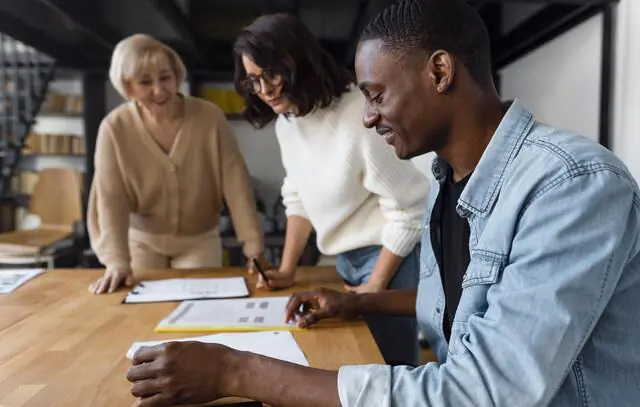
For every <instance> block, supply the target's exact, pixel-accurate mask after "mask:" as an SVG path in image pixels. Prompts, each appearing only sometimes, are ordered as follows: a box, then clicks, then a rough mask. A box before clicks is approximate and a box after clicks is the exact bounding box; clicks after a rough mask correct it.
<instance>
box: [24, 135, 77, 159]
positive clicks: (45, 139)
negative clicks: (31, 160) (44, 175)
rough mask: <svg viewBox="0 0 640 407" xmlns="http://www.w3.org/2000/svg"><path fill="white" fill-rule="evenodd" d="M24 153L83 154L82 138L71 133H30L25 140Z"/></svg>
mask: <svg viewBox="0 0 640 407" xmlns="http://www.w3.org/2000/svg"><path fill="white" fill-rule="evenodd" d="M22 153H23V154H25V155H35V154H51V155H84V154H85V153H86V149H85V145H84V138H83V137H81V136H76V135H73V134H41V133H31V134H30V135H29V136H28V137H27V139H26V140H25V148H24V150H23V152H22Z"/></svg>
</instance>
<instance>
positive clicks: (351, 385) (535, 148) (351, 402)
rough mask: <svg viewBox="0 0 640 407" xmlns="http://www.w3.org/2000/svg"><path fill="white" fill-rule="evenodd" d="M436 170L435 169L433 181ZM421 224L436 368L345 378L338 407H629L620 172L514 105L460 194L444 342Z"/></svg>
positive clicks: (636, 298) (437, 283)
mask: <svg viewBox="0 0 640 407" xmlns="http://www.w3.org/2000/svg"><path fill="white" fill-rule="evenodd" d="M447 171H448V169H447V168H446V163H445V162H444V161H442V160H441V159H438V158H436V159H435V161H434V164H433V173H434V175H435V177H436V180H438V181H442V180H443V179H444V176H445V174H446V173H447ZM438 190H439V182H436V183H435V185H434V187H433V188H432V189H431V191H432V192H431V194H430V197H429V199H428V206H427V211H426V214H425V217H426V219H425V220H424V225H425V226H424V233H423V236H422V242H423V244H422V253H421V268H420V284H419V287H418V299H417V303H416V313H417V317H418V321H419V322H420V324H421V328H422V329H423V331H424V333H425V335H426V337H427V339H428V341H429V342H430V344H431V346H432V348H433V349H434V350H435V352H436V354H437V357H438V362H437V363H435V362H433V363H428V364H427V365H424V366H420V367H418V368H409V367H402V366H400V367H391V366H381V365H365V366H344V367H342V368H341V369H340V371H339V375H338V388H339V396H340V401H341V403H342V405H343V406H344V407H347V406H348V407H361V406H362V407H365V406H366V407H372V406H402V407H413V406H415V407H417V406H421V407H426V406H438V407H444V406H455V407H485V406H486V407H489V406H498V407H533V406H551V407H576V406H583V407H587V406H590V407H602V406H615V407H638V406H640V309H639V304H640V254H639V251H640V208H639V207H640V200H639V199H640V198H639V190H638V186H637V184H636V182H635V181H634V180H633V177H632V176H631V175H630V174H629V172H628V170H627V169H626V167H625V166H624V165H623V164H622V162H620V160H619V159H618V158H616V157H615V156H614V155H613V154H612V153H611V152H609V151H608V150H606V149H605V148H604V147H601V146H600V145H598V144H597V143H595V142H592V141H590V140H588V139H586V138H584V137H581V136H578V135H575V134H572V133H569V132H565V131H560V130H557V129H554V128H552V127H549V126H546V125H543V124H540V123H538V122H536V121H535V120H534V118H533V116H532V115H531V113H529V112H528V111H526V110H525V109H524V108H523V107H522V106H521V105H520V104H519V103H518V101H514V102H513V103H512V105H511V107H510V108H509V110H508V111H507V113H506V115H505V116H504V118H503V120H502V122H501V123H500V125H499V127H498V129H497V131H496V133H495V134H494V136H493V138H492V140H491V142H490V144H489V146H488V147H487V149H486V150H485V152H484V154H483V155H482V158H481V160H480V162H479V163H478V166H477V167H476V168H475V170H474V172H473V175H472V176H471V178H470V179H469V182H468V184H467V186H466V188H465V190H464V191H463V193H462V195H461V197H460V199H459V201H458V206H457V211H458V213H459V214H460V215H461V216H463V217H466V218H467V219H468V221H469V225H470V229H471V236H470V241H469V251H470V254H471V261H470V263H469V266H468V268H467V272H466V274H465V276H464V278H463V283H462V288H463V291H462V298H461V300H460V304H459V307H458V310H457V312H456V314H455V317H454V322H453V327H452V334H451V340H450V343H446V341H445V339H444V334H443V329H442V324H443V316H444V315H443V314H444V308H445V301H444V292H443V287H442V281H441V278H440V273H439V270H438V266H437V264H436V259H435V256H434V253H433V250H432V248H431V244H430V233H435V232H436V231H435V230H429V227H428V225H429V218H430V214H431V211H432V208H433V204H434V201H435V198H436V196H437V194H438Z"/></svg>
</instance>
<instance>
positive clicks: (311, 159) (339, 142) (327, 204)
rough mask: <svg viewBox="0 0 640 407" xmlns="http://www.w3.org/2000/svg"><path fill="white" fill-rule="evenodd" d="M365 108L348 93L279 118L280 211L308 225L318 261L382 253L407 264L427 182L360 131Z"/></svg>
mask: <svg viewBox="0 0 640 407" xmlns="http://www.w3.org/2000/svg"><path fill="white" fill-rule="evenodd" d="M364 104H365V99H364V96H363V95H362V94H361V93H360V92H359V91H358V90H356V89H352V91H350V92H348V93H345V94H343V96H342V97H341V98H340V99H339V100H337V101H336V102H334V103H333V104H332V105H331V106H329V107H328V108H325V109H322V110H318V111H316V112H314V113H311V114H309V115H307V116H304V117H288V118H287V117H284V116H282V115H281V116H280V117H279V118H278V120H277V122H276V134H277V136H278V142H279V143H280V151H281V154H282V161H283V164H284V168H285V170H286V177H285V180H284V184H283V186H282V197H283V203H284V205H285V208H286V213H287V216H292V215H297V216H302V217H305V218H307V219H309V220H310V221H311V224H312V225H313V227H314V229H315V231H316V234H317V241H318V248H319V250H320V251H321V252H322V253H324V254H327V255H336V254H339V253H343V252H346V251H349V250H352V249H357V248H361V247H365V246H369V245H383V246H384V247H386V248H387V249H389V250H390V251H391V252H392V253H394V254H396V255H399V256H406V255H407V254H409V253H410V252H411V250H412V249H413V248H414V246H415V245H416V243H417V242H418V240H419V239H420V228H421V223H422V216H423V214H424V210H425V205H426V197H427V193H428V191H429V182H428V180H427V178H426V177H425V176H424V175H423V174H422V173H421V172H419V171H418V170H417V169H416V167H415V166H414V165H413V164H412V163H411V162H410V161H401V160H400V159H398V157H397V156H396V154H395V151H394V149H393V147H391V146H389V145H387V144H386V142H385V141H384V139H383V138H382V137H380V136H379V135H378V134H377V133H376V132H375V130H368V129H366V128H365V127H364V126H363V124H362V116H363V112H364Z"/></svg>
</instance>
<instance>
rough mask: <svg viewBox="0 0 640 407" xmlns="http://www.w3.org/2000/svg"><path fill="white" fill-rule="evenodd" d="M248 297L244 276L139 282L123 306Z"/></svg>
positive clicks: (123, 300) (125, 297) (128, 294)
mask: <svg viewBox="0 0 640 407" xmlns="http://www.w3.org/2000/svg"><path fill="white" fill-rule="evenodd" d="M249 294H250V293H249V288H248V287H247V282H246V280H245V278H244V277H224V278H173V279H165V280H152V281H142V282H140V283H138V284H137V285H136V286H135V287H133V288H132V289H131V291H129V293H127V294H126V295H125V296H124V298H123V299H122V304H145V303H158V302H176V301H186V300H207V299H229V298H245V297H248V296H249Z"/></svg>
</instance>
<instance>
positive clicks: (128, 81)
mask: <svg viewBox="0 0 640 407" xmlns="http://www.w3.org/2000/svg"><path fill="white" fill-rule="evenodd" d="M109 77H110V79H111V82H112V84H113V85H114V87H115V88H116V90H117V91H118V92H119V93H120V94H121V95H122V96H123V97H124V98H125V99H127V101H126V102H125V103H123V104H122V105H120V106H118V107H116V108H115V109H114V110H113V111H111V112H110V113H109V114H108V115H107V116H106V117H105V118H104V120H103V121H102V123H101V125H100V129H99V133H98V138H97V143H96V151H95V175H94V178H93V184H92V187H91V192H90V197H89V208H88V222H87V223H88V230H89V237H90V239H91V245H92V247H93V249H94V251H95V253H96V255H97V256H98V259H99V260H100V262H101V263H102V264H104V265H105V266H106V271H105V273H104V275H103V276H102V277H100V278H99V279H98V280H97V281H96V282H94V283H93V284H91V286H90V287H89V290H90V291H91V292H93V293H95V294H101V293H105V292H110V293H111V292H113V291H115V290H116V289H117V288H118V287H119V286H121V285H127V286H130V285H131V284H132V283H133V273H132V269H137V268H167V267H173V268H201V267H215V266H220V265H221V263H222V261H221V257H222V256H221V245H220V237H219V234H218V231H217V227H218V223H219V220H220V213H221V211H222V209H223V207H224V202H225V201H226V203H227V205H228V207H229V210H230V212H231V216H232V221H233V224H234V227H235V231H236V234H237V236H238V240H239V241H240V242H241V243H242V244H243V251H244V254H245V255H246V256H247V257H248V258H256V259H258V260H259V261H263V260H262V251H263V235H262V230H261V227H260V225H259V221H258V216H257V212H256V206H255V200H254V195H253V190H252V186H251V181H250V177H249V173H248V170H247V167H246V164H245V162H244V160H243V157H242V155H241V154H240V151H239V150H238V146H237V143H236V141H235V138H234V136H233V134H232V132H231V130H230V128H229V124H228V122H227V120H226V118H225V116H224V114H223V112H222V111H221V110H220V108H218V107H217V106H216V105H214V104H212V103H209V102H207V101H204V100H201V99H197V98H193V97H189V96H185V95H183V94H181V93H180V92H179V85H180V84H181V83H182V82H183V81H184V79H185V77H186V69H185V66H184V64H183V62H182V61H181V59H180V57H179V56H178V54H177V53H176V52H175V51H174V50H172V49H171V48H169V47H168V46H166V45H165V44H163V43H161V42H159V41H157V40H156V39H154V38H152V37H150V36H148V35H144V34H136V35H132V36H130V37H128V38H126V39H124V40H122V41H121V42H120V43H119V44H118V45H117V46H116V48H115V50H114V52H113V56H112V60H111V68H110V71H109Z"/></svg>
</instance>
